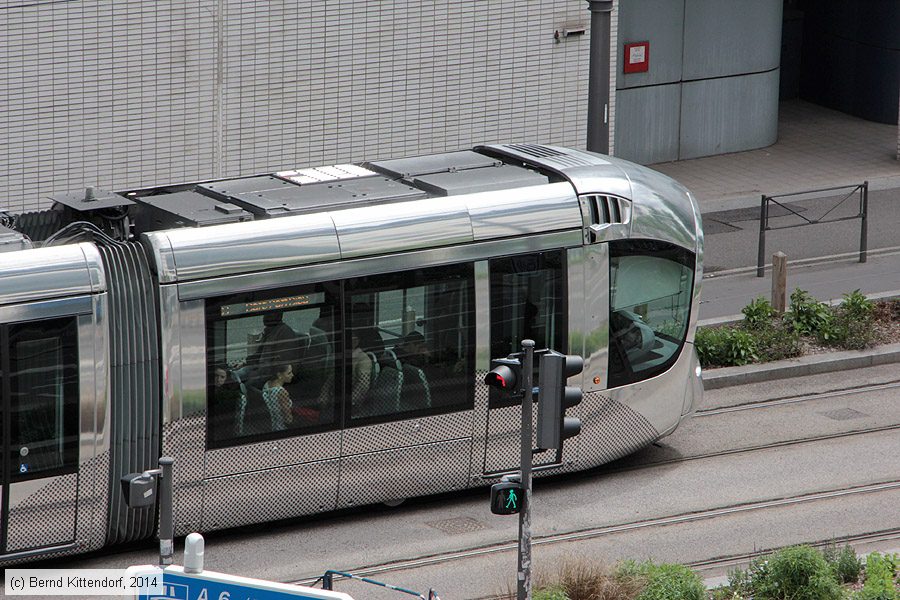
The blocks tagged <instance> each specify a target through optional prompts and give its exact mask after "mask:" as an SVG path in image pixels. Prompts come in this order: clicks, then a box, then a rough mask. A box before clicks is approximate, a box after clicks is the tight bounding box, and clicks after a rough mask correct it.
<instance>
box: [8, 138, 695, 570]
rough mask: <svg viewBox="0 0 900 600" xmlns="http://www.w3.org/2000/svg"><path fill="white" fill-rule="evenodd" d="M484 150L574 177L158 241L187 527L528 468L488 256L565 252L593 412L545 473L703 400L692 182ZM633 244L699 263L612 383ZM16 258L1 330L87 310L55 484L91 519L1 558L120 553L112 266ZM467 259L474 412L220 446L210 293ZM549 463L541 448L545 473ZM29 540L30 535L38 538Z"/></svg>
mask: <svg viewBox="0 0 900 600" xmlns="http://www.w3.org/2000/svg"><path fill="white" fill-rule="evenodd" d="M534 148H538V149H539V152H537V153H535V152H534V151H533V149H534ZM482 149H483V150H485V151H488V152H491V153H494V154H498V155H503V156H505V157H507V158H509V159H513V160H515V159H520V160H522V161H524V162H525V163H528V164H530V165H536V166H538V167H541V168H544V169H547V170H549V171H553V172H555V173H557V174H558V175H560V179H561V180H560V181H557V182H554V183H548V184H543V185H533V186H529V187H519V188H515V189H512V190H501V191H487V192H477V193H471V194H463V195H454V196H447V197H442V198H428V199H425V200H408V201H404V202H399V203H395V204H380V205H372V206H348V207H347V208H341V209H340V210H332V211H322V212H318V213H312V214H303V215H299V216H287V217H280V218H277V219H267V220H261V221H249V222H244V223H234V224H229V225H218V226H212V227H203V228H183V229H172V230H166V231H156V232H151V233H146V234H144V235H143V237H142V240H141V241H142V243H143V245H144V247H145V248H146V250H147V254H148V257H149V260H150V263H151V267H152V268H153V270H154V271H155V276H156V278H157V281H158V290H157V293H158V309H159V328H160V331H159V335H160V351H161V355H160V364H161V373H160V376H161V381H162V398H161V401H162V412H161V414H162V436H161V439H162V448H161V450H162V454H164V455H172V456H175V457H176V460H177V462H176V465H175V489H174V491H175V504H176V506H175V514H176V533H177V534H179V535H183V534H186V533H189V532H191V531H195V530H210V529H220V528H225V527H233V526H239V525H245V524H249V523H255V522H261V521H266V520H272V519H280V518H289V517H295V516H300V515H306V514H312V513H317V512H323V511H327V510H333V509H336V508H343V507H347V506H354V505H361V504H366V503H372V502H381V501H388V500H394V499H398V498H403V497H407V496H413V495H423V494H428V493H434V492H446V491H452V490H456V489H462V488H466V487H472V486H478V485H484V484H485V483H487V482H490V481H493V480H495V479H496V478H497V477H498V476H499V475H500V474H501V473H503V472H505V471H507V470H509V469H510V468H511V467H513V466H514V464H515V461H517V459H518V452H519V429H518V428H519V416H520V415H519V410H520V409H519V408H517V407H513V408H500V409H496V408H489V406H488V393H487V388H486V387H485V386H484V385H481V379H482V377H483V375H484V373H485V372H486V371H487V370H488V369H489V363H490V359H491V356H490V339H489V327H488V326H487V325H488V323H489V317H490V314H489V277H488V276H489V273H488V260H489V259H491V258H494V257H498V256H506V255H516V254H523V253H528V252H537V251H543V250H553V249H565V251H566V253H567V261H566V264H567V268H568V277H567V279H568V294H567V297H568V303H569V304H568V327H569V352H571V353H578V354H582V355H583V356H584V357H585V369H584V372H583V373H582V374H581V375H579V376H577V377H575V378H573V379H571V380H570V382H569V383H570V384H571V385H580V386H581V387H582V389H583V390H584V392H585V396H584V400H583V401H582V402H581V404H579V405H578V406H577V407H576V408H575V409H572V410H571V411H570V413H572V414H577V416H579V417H580V418H581V420H582V433H581V434H580V435H579V436H577V437H575V438H572V439H570V440H568V441H567V442H566V444H565V447H564V453H563V457H562V458H563V460H562V464H561V465H560V466H556V467H553V468H550V469H547V470H545V471H542V473H543V474H550V473H562V472H569V471H575V470H579V469H583V468H587V467H590V466H593V465H598V464H602V463H605V462H608V461H610V460H614V459H615V458H618V457H620V456H623V455H626V454H628V453H630V452H633V451H634V450H636V449H638V448H641V447H643V446H646V445H647V444H649V443H652V442H653V441H655V440H656V439H659V438H660V437H662V436H664V435H667V434H668V433H671V432H672V431H673V430H674V429H675V428H676V427H677V425H678V424H679V422H680V421H681V420H682V419H683V418H685V417H686V416H687V415H689V414H691V413H692V412H693V411H694V410H695V409H696V406H697V404H698V402H699V400H700V395H701V393H702V386H701V384H700V377H699V364H698V362H697V359H696V353H695V352H694V351H693V341H694V340H693V331H694V328H695V325H696V319H697V310H698V303H699V294H700V283H701V275H702V244H703V238H702V229H701V225H700V216H699V211H698V207H697V205H696V202H695V201H694V200H693V198H692V197H691V196H690V194H689V193H688V191H687V190H686V189H684V188H683V187H681V186H680V185H678V184H677V183H675V182H674V181H672V180H671V179H669V178H667V177H665V176H662V175H660V174H658V173H655V172H653V171H651V170H649V169H646V168H643V167H639V166H637V165H633V164H630V163H627V162H624V161H619V160H616V159H613V158H609V157H605V156H600V155H594V154H591V153H586V152H576V151H571V150H566V149H562V148H552V147H546V146H542V147H523V146H486V147H483V148H482ZM562 179H564V180H562ZM591 194H600V195H604V196H614V197H616V198H618V199H620V200H621V202H622V207H623V211H622V212H623V219H622V220H621V222H618V223H608V224H599V225H598V224H596V223H591V221H590V219H589V218H588V210H587V208H586V206H585V201H586V200H585V198H586V197H587V196H588V195H591ZM629 238H641V239H653V240H659V241H664V242H669V243H672V244H676V245H678V246H680V247H683V248H686V249H688V250H690V251H692V252H693V253H694V254H695V256H696V267H695V273H694V281H693V288H692V289H693V298H692V300H691V308H690V323H689V327H688V338H687V340H686V343H685V345H684V347H683V348H682V350H681V354H680V355H679V357H678V359H677V360H676V362H675V364H674V365H673V366H672V367H671V368H669V369H668V370H667V371H666V372H664V373H662V374H660V375H657V376H656V377H652V378H650V379H646V380H643V381H640V382H638V383H635V384H630V385H625V386H622V387H618V388H614V389H607V368H608V358H609V357H608V348H607V347H606V345H598V346H591V345H590V344H592V343H595V342H591V341H590V340H596V339H601V338H602V337H603V335H602V334H604V332H606V331H607V330H608V328H609V309H610V307H609V287H610V285H609V284H610V282H609V260H610V259H609V246H608V244H607V242H610V241H613V240H622V239H629ZM51 254H52V256H51ZM3 261H4V262H3V267H2V277H0V323H12V322H19V321H28V320H35V319H41V318H47V317H50V316H60V315H77V319H78V337H79V342H78V344H79V356H80V368H79V373H80V377H81V380H80V381H81V406H80V414H81V420H80V427H81V430H80V431H81V433H80V442H81V447H80V454H79V472H78V474H77V475H76V476H75V477H74V478H73V477H70V476H65V477H68V478H69V479H66V480H65V481H60V482H59V483H56V482H49V483H53V484H54V485H56V486H57V487H59V486H63V487H66V486H67V489H69V497H70V500H68V501H66V502H65V503H63V504H61V505H60V506H61V507H62V508H61V509H59V510H62V511H63V512H65V511H69V510H71V513H72V515H75V514H77V523H74V524H73V528H74V536H62V537H71V539H67V540H65V541H62V540H61V543H60V545H59V547H58V548H49V549H48V548H42V549H40V550H37V551H31V552H24V553H22V554H21V555H16V554H7V555H3V556H0V564H10V563H12V562H17V561H20V560H26V559H29V558H32V557H34V556H37V555H40V556H49V555H54V554H57V555H58V554H63V553H73V552H83V551H86V550H90V549H94V548H98V547H100V546H102V545H103V544H104V543H105V542H106V531H107V518H108V516H107V507H108V504H109V502H108V500H109V499H108V495H109V485H108V479H109V449H110V445H109V444H110V442H109V440H110V420H111V416H110V399H109V397H108V395H109V391H108V390H109V387H110V383H109V381H110V380H109V378H110V375H109V349H108V345H109V341H108V336H109V333H108V331H109V323H108V322H107V320H106V315H107V312H108V311H107V306H106V303H107V299H106V294H107V290H106V288H105V284H104V272H103V265H102V262H101V260H100V257H99V255H98V252H97V250H96V248H94V246H93V245H92V244H78V245H71V246H62V247H56V248H49V249H35V250H22V251H17V252H12V253H7V254H4V255H3ZM462 262H471V263H474V273H475V319H476V326H475V336H476V337H475V346H476V348H475V357H476V359H475V373H474V376H475V378H476V380H477V384H476V387H475V399H474V400H475V401H474V405H473V407H472V408H471V409H470V410H465V411H462V412H454V413H449V414H440V415H436V416H427V417H421V418H414V419H407V420H402V421H394V422H389V423H381V424H376V425H369V426H362V427H355V428H347V429H343V430H336V431H326V432H322V433H315V434H311V435H305V436H299V437H293V438H285V439H279V440H274V441H265V442H258V443H250V444H244V445H240V446H232V447H227V448H219V449H207V448H206V401H207V398H206V393H207V363H206V361H207V347H206V344H207V338H206V322H205V318H206V315H205V301H206V299H207V298H213V297H216V296H222V295H227V294H234V293H238V292H242V291H252V290H263V289H270V288H277V287H280V286H285V285H291V284H306V283H314V282H320V281H330V280H334V279H341V278H350V277H360V276H365V275H371V274H378V273H386V272H392V271H399V270H404V269H413V268H421V267H427V266H440V265H444V264H453V263H462ZM21 282H28V283H26V284H23V283H21ZM598 334H599V335H598ZM536 410H537V409H536V407H535V411H536ZM552 459H553V457H550V453H543V454H539V455H537V456H536V457H535V462H536V464H538V465H541V464H550V463H552V462H553V460H552ZM65 477H64V478H65ZM70 480H71V481H70ZM37 481H40V480H37ZM24 483H26V484H31V483H32V482H24ZM45 483H48V482H45ZM25 487H26V486H23V487H22V489H21V491H20V490H16V491H15V502H14V503H12V504H11V507H12V508H13V510H11V511H10V515H11V516H10V527H11V528H12V527H13V525H14V524H13V517H14V516H15V517H16V518H19V517H18V515H29V517H28V518H23V519H22V520H20V521H19V523H21V526H19V525H15V526H16V527H19V528H20V530H21V531H22V534H21V535H22V536H25V537H27V536H29V535H33V534H32V530H31V529H30V525H29V523H31V522H33V519H32V517H33V516H34V515H35V514H36V513H35V512H34V511H35V506H33V504H34V501H35V500H36V499H39V498H38V496H37V494H35V493H34V492H37V491H38V490H37V489H31V488H36V484H32V485H31V486H30V487H29V488H28V489H27V490H26V489H25ZM40 487H41V490H46V489H48V488H47V487H46V485H45V486H40ZM11 495H12V494H11ZM29 502H31V504H29ZM76 505H77V508H78V510H77V511H75V510H74V507H75V506H76ZM14 511H18V512H15V513H14ZM45 518H46V517H43V516H41V517H38V519H39V520H44V519H45ZM72 518H73V519H75V517H74V516H73V517H72ZM29 519H32V520H29ZM17 531H18V530H17ZM16 535H19V534H18V533H16ZM42 535H43V534H42ZM11 539H12V538H11ZM32 541H33V540H32ZM40 541H41V543H42V544H43V545H46V543H47V542H46V540H40ZM23 544H25V546H23V547H26V546H28V545H29V544H30V542H29V541H28V540H24V538H23ZM30 545H32V546H33V545H34V544H30Z"/></svg>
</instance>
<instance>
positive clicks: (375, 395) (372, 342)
mask: <svg viewBox="0 0 900 600" xmlns="http://www.w3.org/2000/svg"><path fill="white" fill-rule="evenodd" d="M347 287H348V291H347V295H348V314H349V331H348V332H347V336H348V338H349V344H350V347H351V348H352V358H351V363H352V364H351V369H350V378H349V379H350V389H351V392H350V396H351V403H350V419H351V424H354V425H360V424H366V423H374V422H379V421H385V420H394V419H400V418H412V417H415V416H420V415H426V414H437V413H440V412H448V411H453V410H462V409H465V408H471V407H472V402H473V389H474V388H473V379H472V376H471V373H472V368H473V359H474V331H473V328H474V315H473V310H474V278H473V268H472V266H471V265H458V266H445V267H440V268H435V269H417V270H415V271H406V272H403V273H391V274H386V275H377V276H371V277H363V278H359V279H356V280H353V281H352V282H348V286H347Z"/></svg>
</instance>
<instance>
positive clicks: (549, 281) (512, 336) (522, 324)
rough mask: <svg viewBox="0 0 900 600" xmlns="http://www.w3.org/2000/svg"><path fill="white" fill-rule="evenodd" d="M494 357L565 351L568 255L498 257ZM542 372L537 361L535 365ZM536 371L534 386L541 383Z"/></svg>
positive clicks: (493, 283) (494, 270)
mask: <svg viewBox="0 0 900 600" xmlns="http://www.w3.org/2000/svg"><path fill="white" fill-rule="evenodd" d="M490 273H491V275H490V277H491V283H490V286H491V292H490V294H491V356H492V357H494V358H496V357H502V356H506V355H508V354H511V353H513V352H521V350H522V340H524V339H531V340H534V343H535V348H537V349H541V348H552V349H554V350H558V351H560V352H565V351H566V347H567V346H566V330H567V324H566V312H567V310H566V297H565V293H566V283H565V281H566V280H565V258H564V254H563V251H561V250H556V251H552V252H544V253H540V254H526V255H522V256H511V257H508V258H499V259H495V260H492V261H491V262H490ZM535 367H537V361H535ZM536 377H537V368H535V380H534V381H535V382H537V378H536Z"/></svg>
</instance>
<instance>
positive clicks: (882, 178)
mask: <svg viewBox="0 0 900 600" xmlns="http://www.w3.org/2000/svg"><path fill="white" fill-rule="evenodd" d="M778 127H779V135H778V142H777V143H775V144H774V145H772V146H769V147H767V148H760V149H758V150H751V151H747V152H737V153H733V154H723V155H718V156H710V157H706V158H698V159H693V160H684V161H678V162H671V163H660V164H655V165H650V167H651V168H653V169H655V170H657V171H660V172H662V173H665V174H667V175H669V176H670V177H673V178H675V179H676V180H678V181H679V182H681V183H682V184H684V185H685V186H687V187H688V189H690V190H691V191H692V192H693V193H694V195H695V196H696V197H697V199H698V202H699V203H700V210H701V213H710V212H717V211H721V210H731V209H737V208H748V207H758V206H759V202H760V196H761V195H762V194H768V195H773V194H785V193H796V192H803V191H808V190H815V189H822V188H827V187H833V186H842V185H855V184H858V183H862V182H863V181H868V182H869V189H870V191H874V190H886V189H889V190H892V189H898V190H900V161H898V160H897V147H896V143H897V126H896V125H884V124H881V123H873V122H870V121H865V120H863V119H859V118H856V117H852V116H850V115H846V114H843V113H840V112H838V111H834V110H830V109H827V108H823V107H820V106H816V105H814V104H810V103H808V102H804V101H801V100H789V101H785V102H782V103H781V104H780V105H779V125H778ZM889 245H890V246H891V247H890V248H881V249H877V248H876V249H873V250H870V251H869V253H868V260H867V262H866V263H859V262H858V255H857V254H855V253H853V254H846V255H837V256H829V257H820V258H817V259H812V260H798V261H791V262H789V263H788V290H789V291H790V290H793V289H795V288H797V287H799V288H801V289H804V290H806V291H808V292H809V293H810V294H811V295H812V296H813V297H815V298H816V299H818V300H821V301H839V300H840V299H841V297H842V296H843V294H846V293H849V292H852V291H853V290H856V289H859V290H861V291H862V292H863V293H864V294H866V295H867V296H868V297H869V298H881V297H897V296H900V224H898V233H897V240H896V243H894V244H889ZM765 275H766V276H765V277H763V278H758V277H756V267H755V266H748V267H746V268H741V269H732V270H730V271H719V272H716V273H709V274H707V276H706V277H704V281H703V288H702V290H701V299H700V315H699V317H700V325H701V326H703V325H706V326H709V325H714V324H718V323H723V322H728V321H735V320H738V319H740V318H741V317H742V315H741V309H742V308H743V307H744V306H746V305H747V304H748V303H749V302H750V301H751V300H753V299H754V298H756V297H758V296H763V297H766V298H770V297H771V286H772V281H771V271H770V270H769V269H767V270H766V273H765ZM876 361H880V362H876ZM884 362H900V344H897V345H892V346H886V347H885V346H883V347H879V348H873V349H870V350H867V351H862V352H855V351H854V352H834V353H829V354H827V355H813V356H805V357H800V358H797V359H792V360H789V361H779V362H778V363H769V364H763V365H748V366H746V367H730V368H725V369H713V370H711V371H706V372H704V382H705V385H706V386H707V387H710V386H715V387H724V386H726V385H738V384H740V383H749V382H750V381H761V380H766V379H773V378H780V377H795V376H799V375H806V374H815V373H820V372H823V371H834V370H841V369H846V368H858V367H863V366H868V365H872V364H883V363H884Z"/></svg>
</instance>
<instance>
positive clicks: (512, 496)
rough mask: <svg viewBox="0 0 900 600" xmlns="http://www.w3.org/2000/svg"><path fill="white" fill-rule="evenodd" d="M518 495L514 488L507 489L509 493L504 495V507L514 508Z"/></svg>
mask: <svg viewBox="0 0 900 600" xmlns="http://www.w3.org/2000/svg"><path fill="white" fill-rule="evenodd" d="M517 500H518V497H517V496H516V490H509V495H508V496H507V497H506V508H511V509H513V510H515V509H516V508H517V506H516V501H517Z"/></svg>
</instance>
